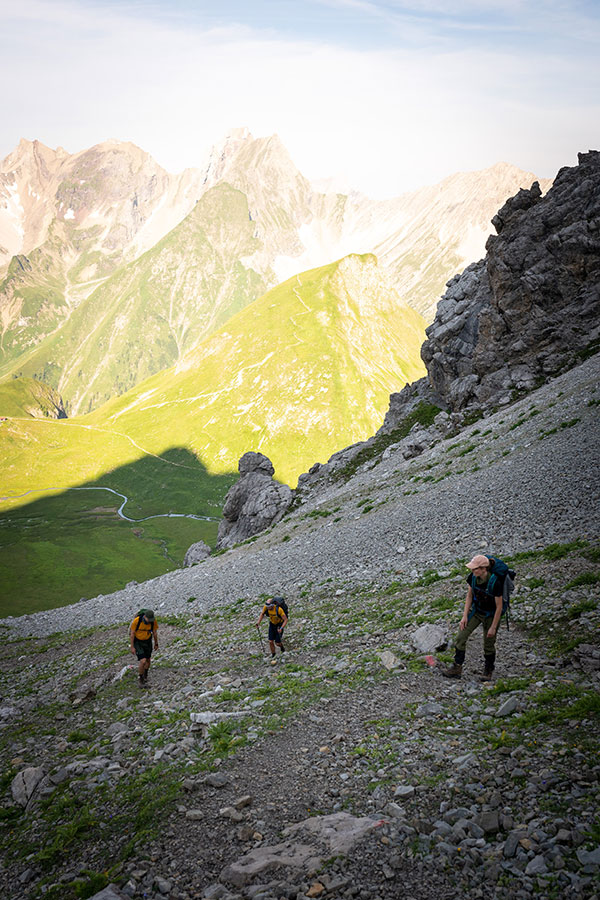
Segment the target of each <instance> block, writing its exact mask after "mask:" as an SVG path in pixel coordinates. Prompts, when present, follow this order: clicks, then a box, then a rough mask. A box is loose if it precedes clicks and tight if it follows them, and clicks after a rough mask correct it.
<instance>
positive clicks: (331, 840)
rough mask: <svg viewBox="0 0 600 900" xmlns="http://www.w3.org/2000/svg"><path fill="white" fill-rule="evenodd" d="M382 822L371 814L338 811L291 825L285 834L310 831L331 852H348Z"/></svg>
mask: <svg viewBox="0 0 600 900" xmlns="http://www.w3.org/2000/svg"><path fill="white" fill-rule="evenodd" d="M381 824H382V821H381V819H372V818H370V817H369V816H361V817H360V818H358V817H356V816H351V815H350V813H345V812H337V813H332V814H331V815H329V816H314V817H313V818H311V819H305V820H304V822H298V823H297V824H296V825H290V826H289V827H288V828H286V829H285V831H284V834H290V835H293V834H297V832H299V831H304V832H308V833H309V834H311V835H314V837H316V838H317V839H318V840H320V841H324V842H325V843H326V844H327V845H328V847H329V850H330V851H331V853H333V854H338V853H340V854H346V853H348V852H349V851H350V850H351V849H352V848H353V847H354V845H355V844H357V843H358V842H359V841H360V840H361V839H362V838H363V837H364V836H365V835H366V834H368V833H369V832H370V831H372V830H373V829H374V828H378V827H379V826H380V825H381Z"/></svg>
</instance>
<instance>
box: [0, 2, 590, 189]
mask: <svg viewBox="0 0 600 900" xmlns="http://www.w3.org/2000/svg"><path fill="white" fill-rule="evenodd" d="M0 17H1V18H0V22H1V23H2V27H1V29H0V83H1V84H2V93H1V95H0V96H1V98H2V100H1V107H0V108H1V109H2V116H1V117H0V122H1V124H0V159H1V158H4V156H6V155H7V154H8V153H10V152H11V151H12V150H13V149H14V148H15V147H16V145H17V144H18V142H19V140H20V139H21V138H22V137H24V138H27V139H29V140H34V139H37V140H40V141H42V143H44V144H46V145H48V146H50V147H53V148H54V147H58V146H62V147H64V148H65V149H66V150H67V151H68V152H70V153H75V152H78V151H79V150H83V149H86V148H88V147H90V146H92V145H93V144H96V143H100V142H101V141H104V140H107V139H119V140H129V141H133V142H134V143H135V144H137V145H139V146H140V147H142V148H143V149H144V150H146V151H147V152H148V153H150V154H151V155H152V156H153V157H154V158H155V159H156V160H157V162H158V163H160V165H162V166H163V167H164V168H166V169H167V170H168V171H170V172H179V171H181V170H182V169H184V168H186V167H188V166H191V167H197V166H201V165H202V163H203V162H204V160H205V158H206V156H207V154H208V152H209V149H210V147H211V145H212V144H214V143H216V142H219V141H221V140H222V139H223V137H224V136H225V135H226V134H227V132H229V131H230V130H232V129H234V128H240V127H247V128H249V129H250V131H251V133H252V134H253V135H254V136H255V137H262V136H266V135H270V134H278V135H279V137H280V138H281V140H282V142H283V143H284V145H285V146H286V147H287V149H288V151H289V153H290V155H291V157H292V159H293V161H294V163H295V164H296V166H297V167H298V168H299V169H300V171H301V172H302V173H303V174H304V175H305V176H306V177H308V178H330V177H331V178H333V179H334V184H335V186H336V187H338V188H341V189H344V190H348V189H355V190H359V191H362V192H364V193H366V194H368V195H370V196H373V197H381V198H383V197H388V196H396V195H398V194H400V193H403V192H405V191H409V190H413V189H415V188H417V187H420V186H422V185H425V184H433V183H435V182H437V181H439V180H441V179H442V178H444V177H445V176H447V175H450V174H452V173H454V172H457V171H467V170H475V169H482V168H486V167H488V166H491V165H493V164H494V163H496V162H499V161H505V162H510V163H513V164H515V165H517V166H520V167H521V168H523V169H526V170H528V171H532V172H534V173H535V174H536V175H537V176H539V177H552V176H553V175H555V174H556V172H557V170H558V169H559V168H560V167H561V166H564V165H575V164H576V163H577V152H578V151H586V150H588V149H600V0H581V2H577V0H539V2H538V0H414V2H412V3H405V2H402V0H386V2H379V0H300V2H292V0H118V2H117V0H114V2H113V0H97V2H96V0H95V2H88V0H0Z"/></svg>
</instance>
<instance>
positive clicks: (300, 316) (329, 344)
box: [85, 254, 425, 485]
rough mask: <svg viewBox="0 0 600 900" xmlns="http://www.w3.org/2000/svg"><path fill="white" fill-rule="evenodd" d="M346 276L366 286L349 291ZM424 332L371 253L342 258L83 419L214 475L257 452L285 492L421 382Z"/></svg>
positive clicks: (270, 295)
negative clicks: (180, 450)
mask: <svg viewBox="0 0 600 900" xmlns="http://www.w3.org/2000/svg"><path fill="white" fill-rule="evenodd" d="M349 269H350V270H352V273H353V274H355V273H358V274H357V275H356V277H357V278H358V280H359V282H360V279H361V278H362V279H364V282H363V283H361V284H359V285H358V287H357V286H356V285H353V284H352V278H351V277H350V275H349V273H348V270H349ZM365 285H366V287H365ZM361 292H362V293H361ZM365 292H369V300H370V301H371V302H372V307H371V308H370V309H367V310H366V311H365V302H366V301H365V296H364V295H365ZM423 336H424V321H423V319H422V318H421V317H420V316H419V314H418V313H415V312H414V310H412V309H410V308H409V307H407V306H404V305H402V304H400V303H399V302H398V303H394V302H390V300H389V297H388V296H387V295H386V294H385V288H384V287H383V286H382V285H381V284H380V283H379V282H378V281H377V267H376V262H375V260H374V257H372V256H370V255H369V254H367V255H365V256H363V257H359V256H353V257H346V258H345V260H342V261H338V262H335V263H331V264H330V265H328V266H323V267H319V268H317V269H312V270H310V271H308V272H305V273H302V275H299V276H294V277H293V278H291V279H289V280H288V281H286V282H284V283H283V284H281V285H278V286H277V287H276V288H273V289H272V290H270V291H268V292H267V293H266V294H264V295H263V296H262V297H261V298H259V300H257V301H255V302H254V303H253V304H251V305H250V306H248V307H246V308H245V309H244V310H242V311H241V312H240V313H238V314H236V315H235V316H233V317H232V318H231V319H230V320H229V321H228V323H227V325H226V326H225V327H224V328H221V329H220V330H219V331H218V332H217V333H215V334H214V335H212V336H211V337H209V338H207V339H206V340H204V341H203V342H202V343H201V344H199V345H198V347H197V348H195V349H194V350H192V351H191V352H190V353H189V354H187V356H186V357H185V359H184V360H183V361H182V362H181V363H180V364H179V365H178V366H176V367H174V368H172V369H170V370H168V371H166V372H161V373H159V374H158V375H156V376H154V377H153V378H150V379H148V380H147V381H145V382H143V383H142V384H140V385H138V386H137V387H136V388H135V389H133V390H132V391H130V392H128V393H127V394H126V395H124V396H122V397H119V398H115V399H113V400H111V401H109V403H107V404H105V405H104V406H103V407H102V408H101V409H100V410H97V411H96V412H94V413H92V414H91V415H90V416H89V417H88V418H87V419H86V420H85V421H86V422H89V423H93V424H95V425H98V426H102V427H106V428H111V427H112V428H115V429H117V428H118V429H122V430H123V431H125V432H126V433H127V434H129V435H130V436H131V437H133V438H134V439H136V440H139V442H140V443H141V442H142V441H144V442H145V444H146V445H147V446H149V447H152V448H154V450H155V452H156V450H157V449H158V451H159V452H160V448H161V447H162V446H163V445H164V442H165V440H166V435H167V434H168V436H169V439H174V440H175V442H176V443H177V444H178V445H180V446H187V447H189V448H190V449H191V450H192V452H194V454H195V455H196V456H198V458H200V459H202V460H203V461H205V462H206V464H207V466H209V468H211V470H212V471H220V470H221V469H222V468H223V467H224V468H225V469H227V470H232V469H233V468H234V467H235V466H236V465H237V461H238V459H239V457H240V456H241V455H242V454H243V453H244V452H246V451H247V450H260V451H261V452H264V453H266V454H267V455H268V456H269V458H270V459H271V460H272V462H273V464H274V466H275V471H276V477H277V478H278V479H279V480H281V481H284V482H287V483H288V484H291V485H294V484H295V483H296V480H297V478H298V475H299V474H300V473H301V472H303V471H306V470H307V469H308V467H309V466H310V465H312V464H313V463H314V462H315V461H316V460H321V461H324V460H325V459H327V458H328V457H329V456H330V455H331V454H332V453H333V452H335V451H336V450H338V449H339V448H340V447H343V446H347V445H348V444H351V443H354V442H355V441H357V440H361V439H364V438H366V437H368V436H370V435H371V434H372V433H373V431H374V430H375V429H376V428H377V427H378V425H379V424H380V423H381V420H382V417H383V415H384V413H385V410H386V409H387V405H388V402H389V394H390V393H391V392H392V391H394V390H398V389H400V388H401V387H402V386H403V385H404V384H405V383H407V382H410V381H413V380H415V379H417V378H420V377H421V376H422V375H423V374H424V371H425V370H424V367H423V364H422V362H421V360H420V355H419V351H420V347H421V343H422V340H423Z"/></svg>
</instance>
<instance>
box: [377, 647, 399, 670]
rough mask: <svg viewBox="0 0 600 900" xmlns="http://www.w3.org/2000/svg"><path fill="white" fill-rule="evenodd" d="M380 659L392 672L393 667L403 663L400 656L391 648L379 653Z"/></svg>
mask: <svg viewBox="0 0 600 900" xmlns="http://www.w3.org/2000/svg"><path fill="white" fill-rule="evenodd" d="M379 659H380V660H381V663H382V665H383V666H384V667H385V668H386V669H388V671H390V672H391V671H392V669H397V668H398V666H399V665H400V664H401V663H400V660H399V659H398V657H397V656H396V655H395V654H394V653H392V651H391V650H384V651H383V653H380V654H379Z"/></svg>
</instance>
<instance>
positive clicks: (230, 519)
mask: <svg viewBox="0 0 600 900" xmlns="http://www.w3.org/2000/svg"><path fill="white" fill-rule="evenodd" d="M238 471H239V473H240V476H241V477H240V480H239V481H238V482H237V483H236V484H234V485H233V487H232V488H230V489H229V491H228V493H227V496H226V498H225V504H224V506H223V520H222V521H221V524H220V525H219V533H218V539H217V550H222V549H224V548H226V547H233V545H234V544H238V543H239V542H240V541H245V540H246V539H247V538H249V537H252V536H253V535H255V534H258V533H259V532H261V531H264V529H265V528H268V527H269V525H273V524H275V523H276V522H278V521H279V520H280V519H281V517H282V516H283V514H284V513H285V512H286V510H287V509H288V507H289V506H290V503H291V502H292V491H291V489H290V488H289V487H288V486H287V484H281V483H280V482H278V481H275V479H274V478H273V475H274V473H275V469H274V468H273V465H272V463H271V460H270V459H269V458H268V457H267V456H265V455H264V454H262V453H254V452H253V451H249V452H248V453H244V455H243V456H242V457H241V459H240V461H239V463H238Z"/></svg>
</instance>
